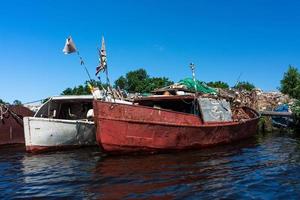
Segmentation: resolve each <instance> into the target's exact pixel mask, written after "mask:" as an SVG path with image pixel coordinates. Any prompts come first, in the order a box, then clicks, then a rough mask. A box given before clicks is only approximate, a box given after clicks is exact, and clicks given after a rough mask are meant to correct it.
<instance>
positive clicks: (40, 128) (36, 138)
mask: <svg viewBox="0 0 300 200" xmlns="http://www.w3.org/2000/svg"><path fill="white" fill-rule="evenodd" d="M92 111H93V96H92V95H78V96H75V95H72V96H57V97H51V98H50V99H49V100H48V101H47V102H46V103H44V104H43V105H42V106H41V107H40V108H39V110H38V111H37V112H36V114H35V115H34V117H25V118H24V133H25V145H26V151H29V152H38V151H47V150H51V149H66V148H77V147H82V146H93V145H96V136H95V125H94V122H93V114H92V113H93V112H92Z"/></svg>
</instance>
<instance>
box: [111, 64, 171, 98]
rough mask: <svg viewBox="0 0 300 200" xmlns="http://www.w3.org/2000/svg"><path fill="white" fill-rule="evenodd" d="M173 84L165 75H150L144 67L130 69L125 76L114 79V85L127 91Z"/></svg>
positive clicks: (142, 90) (144, 89) (141, 91)
mask: <svg viewBox="0 0 300 200" xmlns="http://www.w3.org/2000/svg"><path fill="white" fill-rule="evenodd" d="M170 84H173V82H172V81H170V80H169V79H168V78H166V77H150V76H149V75H148V74H147V71H146V70H145V69H137V70H134V71H130V72H128V73H127V74H126V76H125V77H124V76H120V77H119V78H118V79H117V80H116V81H115V87H120V88H121V89H124V90H126V91H128V92H133V93H135V92H139V93H143V92H151V91H152V90H154V89H156V88H160V87H165V86H167V85H170Z"/></svg>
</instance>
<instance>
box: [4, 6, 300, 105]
mask: <svg viewBox="0 0 300 200" xmlns="http://www.w3.org/2000/svg"><path fill="white" fill-rule="evenodd" d="M0 3H1V11H0V98H1V99H3V100H5V101H9V102H12V101H13V100H14V99H19V100H21V101H22V102H28V101H32V100H38V99H41V98H45V97H48V96H51V95H57V94H60V93H61V91H62V90H63V89H65V88H67V87H74V86H76V85H79V84H82V83H83V82H84V81H85V80H86V79H87V77H86V74H85V73H84V71H83V69H82V68H81V66H80V65H79V62H78V59H77V57H76V55H64V54H63V53H62V48H63V46H64V43H65V39H66V37H67V36H69V35H72V37H73V39H74V41H75V44H76V45H77V47H78V49H79V51H80V53H81V54H82V56H83V57H84V60H85V61H86V65H87V67H88V69H89V71H90V72H91V74H94V72H95V67H96V65H97V63H98V58H97V49H96V48H97V47H99V46H100V42H101V36H102V35H104V36H105V40H106V47H107V54H108V65H109V70H110V76H111V79H112V80H113V81H114V80H115V79H116V78H118V77H119V76H120V75H123V74H125V73H126V72H128V71H130V70H134V69H137V68H140V67H143V68H145V69H146V70H147V71H148V72H149V74H150V75H151V76H166V77H169V78H170V79H172V80H174V81H178V80H180V79H182V78H185V77H188V76H190V75H191V72H190V69H189V67H188V65H189V63H190V62H194V63H195V64H196V67H197V68H196V75H197V78H198V79H201V80H204V81H215V80H222V81H225V82H228V83H229V84H230V85H234V83H235V82H236V80H237V78H238V76H239V74H240V73H242V76H241V80H246V81H250V82H252V83H254V84H255V85H256V86H258V87H260V88H262V89H264V90H276V88H277V87H278V86H279V83H280V79H281V78H282V75H283V73H284V72H285V71H286V70H287V67H288V65H289V64H292V65H294V66H296V67H298V66H300V12H299V10H300V1H292V0H290V1H287V0H285V1H284V0H276V1H274V0H243V1H241V0H227V1H224V0H215V1H213V0H205V1H203V0H195V1H193V0H188V1H187V0H182V1H177V0H172V1H170V0H135V1H126V0H119V1H113V0H111V1H89V0H86V1H74V0H72V1H63V0H42V1H41V0H35V1H33V0H26V1H24V0H19V1H15V0H10V1H8V0H6V1H4V0H0Z"/></svg>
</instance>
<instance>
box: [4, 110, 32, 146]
mask: <svg viewBox="0 0 300 200" xmlns="http://www.w3.org/2000/svg"><path fill="white" fill-rule="evenodd" d="M8 108H9V110H10V111H11V112H13V113H15V114H17V116H18V117H20V119H22V118H23V117H25V116H33V112H32V111H31V110H29V109H28V108H25V107H23V106H8ZM11 112H7V113H6V114H4V116H3V119H2V120H0V145H7V144H24V143H25V139H24V130H23V124H22V122H21V121H20V120H19V119H18V118H17V117H15V116H13V114H11Z"/></svg>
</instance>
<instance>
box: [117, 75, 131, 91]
mask: <svg viewBox="0 0 300 200" xmlns="http://www.w3.org/2000/svg"><path fill="white" fill-rule="evenodd" d="M115 87H119V88H120V89H123V90H125V89H126V88H128V85H127V79H126V78H125V77H124V76H120V77H119V78H118V79H117V80H116V81H115Z"/></svg>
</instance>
